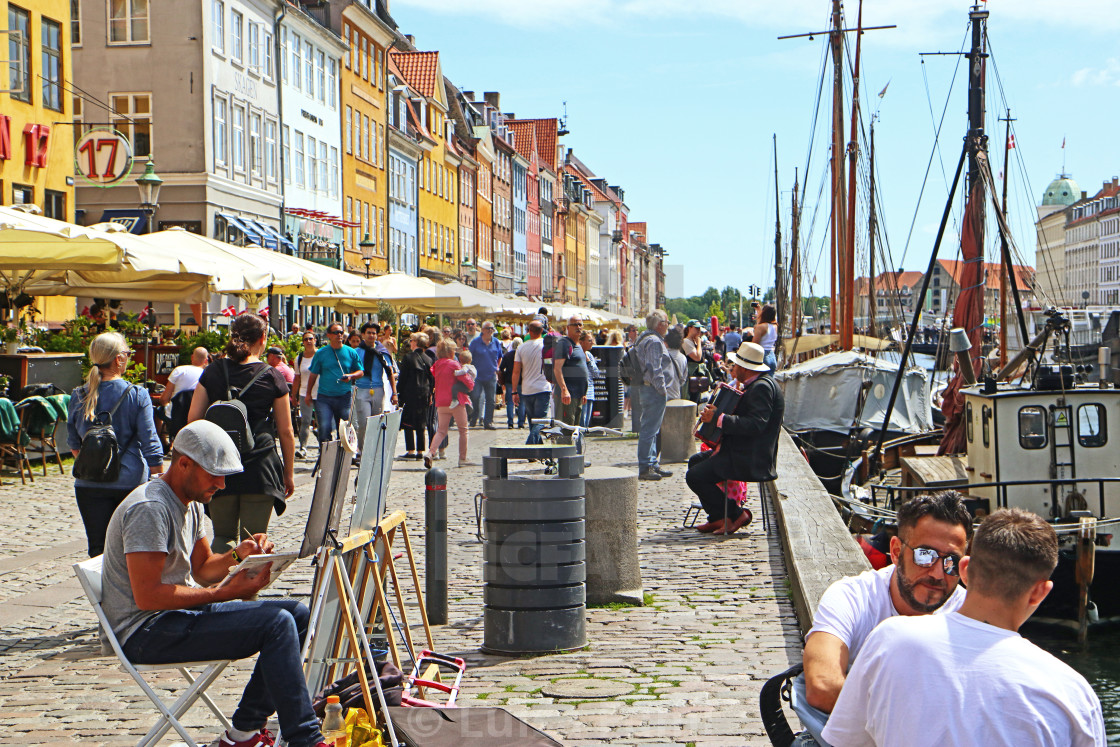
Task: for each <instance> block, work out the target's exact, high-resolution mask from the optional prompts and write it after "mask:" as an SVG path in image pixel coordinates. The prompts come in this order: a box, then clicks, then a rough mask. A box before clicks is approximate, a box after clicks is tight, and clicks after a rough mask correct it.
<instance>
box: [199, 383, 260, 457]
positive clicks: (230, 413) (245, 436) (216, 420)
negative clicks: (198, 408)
mask: <svg viewBox="0 0 1120 747" xmlns="http://www.w3.org/2000/svg"><path fill="white" fill-rule="evenodd" d="M228 365H229V364H228V363H225V362H223V363H222V366H221V368H222V374H223V375H224V376H225V378H226V398H225V399H222V400H218V401H217V402H215V403H213V404H212V405H210V406H209V407H207V408H206V419H207V420H209V421H210V422H211V423H213V424H214V425H216V426H218V427H219V428H221V429H222V430H223V431H225V432H226V433H228V434H229V437H230V438H232V439H233V443H234V445H236V446H237V451H238V453H240V454H241V456H246V455H248V454H249V453H250V452H252V451H253V448H254V447H255V446H256V435H255V434H254V433H253V428H252V426H250V425H249V410H248V408H246V407H245V403H244V402H242V401H241V398H242V397H243V396H245V392H247V391H249V389H250V388H251V387H252V386H253V384H256V383H257V380H258V379H260V378H261V377H262V376H264V375H265V374H266V373H268V371H269V370H270V368H271V367H270V366H264V367H263V368H261V370H260V371H257V375H256V376H254V377H253V378H251V379H249V383H248V384H246V385H245V386H244V387H242V388H241V391H239V392H238V393H237V396H236V397H234V396H233V392H232V391H231V390H230V386H229V369H228V368H227V366H228Z"/></svg>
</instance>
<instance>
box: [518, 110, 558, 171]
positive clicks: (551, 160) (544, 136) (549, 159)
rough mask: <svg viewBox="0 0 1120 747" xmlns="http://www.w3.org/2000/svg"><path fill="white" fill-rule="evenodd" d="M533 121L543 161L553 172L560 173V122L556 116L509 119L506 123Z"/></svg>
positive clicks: (538, 150)
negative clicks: (558, 146)
mask: <svg viewBox="0 0 1120 747" xmlns="http://www.w3.org/2000/svg"><path fill="white" fill-rule="evenodd" d="M522 122H531V123H532V124H534V125H535V129H536V133H537V153H538V154H539V155H540V159H541V162H542V163H543V164H544V165H545V166H547V167H548V169H549V171H551V172H552V173H554V174H555V173H558V171H559V169H558V168H557V166H558V165H559V164H557V163H556V133H557V131H558V130H559V129H560V122H559V121H557V119H556V118H555V117H552V118H551V119H507V120H506V124H507V125H510V124H516V123H522Z"/></svg>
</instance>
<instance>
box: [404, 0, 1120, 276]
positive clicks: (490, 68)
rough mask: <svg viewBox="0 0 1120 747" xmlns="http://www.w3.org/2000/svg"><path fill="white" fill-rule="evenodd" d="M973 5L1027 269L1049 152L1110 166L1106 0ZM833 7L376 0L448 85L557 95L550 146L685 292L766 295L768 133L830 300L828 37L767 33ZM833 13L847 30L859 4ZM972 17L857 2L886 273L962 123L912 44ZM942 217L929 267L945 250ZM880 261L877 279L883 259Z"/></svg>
mask: <svg viewBox="0 0 1120 747" xmlns="http://www.w3.org/2000/svg"><path fill="white" fill-rule="evenodd" d="M985 5H986V6H987V8H988V10H989V11H990V12H991V18H990V19H989V37H990V39H991V52H992V54H993V59H994V63H995V68H997V69H998V78H999V80H998V82H997V80H996V75H995V74H994V73H993V71H992V68H991V67H989V92H988V122H989V125H988V132H989V135H990V136H991V137H992V157H993V164H994V166H993V170H994V171H997V172H1002V170H1003V155H1002V154H1003V139H1004V137H1003V127H1004V125H1003V124H1002V123H999V122H997V121H996V119H998V118H999V117H1002V116H1004V109H1005V107H1007V106H1010V108H1011V113H1012V116H1013V117H1014V118H1015V119H1016V120H1017V121H1016V122H1014V123H1013V132H1014V133H1015V137H1016V142H1017V145H1018V148H1017V150H1018V153H1017V156H1018V157H1017V158H1013V161H1012V167H1011V169H1009V172H1010V176H1011V184H1012V186H1011V196H1010V198H1009V200H1008V204H1009V208H1010V222H1011V224H1012V227H1013V229H1014V231H1015V233H1016V242H1017V244H1018V245H1019V247H1020V250H1021V255H1022V257H1023V259H1024V260H1025V261H1026V262H1027V263H1028V264H1031V265H1033V264H1034V244H1035V240H1034V232H1033V220H1034V207H1035V205H1036V204H1037V202H1038V200H1039V199H1040V195H1041V193H1042V191H1043V189H1044V188H1045V186H1046V185H1047V184H1048V183H1049V181H1050V180H1051V179H1052V178H1054V176H1055V175H1056V174H1057V173H1058V172H1059V171H1061V169H1062V164H1063V158H1064V159H1065V170H1066V172H1068V173H1069V174H1071V175H1072V176H1073V178H1074V179H1076V180H1077V181H1078V183H1079V185H1080V186H1081V189H1083V190H1086V191H1088V192H1089V193H1090V194H1093V193H1094V192H1095V191H1097V190H1098V189H1100V186H1101V183H1102V182H1103V181H1104V180H1108V179H1111V177H1112V176H1114V175H1117V174H1120V139H1118V138H1117V137H1116V136H1115V135H1110V132H1109V131H1110V129H1114V128H1115V124H1112V125H1111V126H1110V124H1109V123H1115V122H1117V121H1118V119H1120V45H1118V44H1117V43H1116V38H1117V33H1118V32H1120V3H1117V2H1114V1H1113V0H1064V2H1062V3H1054V2H1052V1H1050V0H991V2H988V3H986V4H985ZM830 6H831V3H830V2H829V1H828V0H781V1H779V2H775V1H774V0H767V1H766V2H763V1H761V0H693V1H692V2H687V3H686V2H680V0H392V4H391V8H390V9H391V12H392V14H393V16H394V18H395V19H396V20H397V22H398V23H399V24H400V26H401V29H402V31H404V32H405V33H411V34H414V35H415V36H416V42H417V46H418V48H420V49H422V50H438V51H439V52H440V53H441V55H440V57H441V63H442V65H443V72H444V74H445V75H446V76H448V77H449V78H450V79H451V80H452V81H453V82H454V83H455V85H457V86H459V87H460V88H463V89H465V90H472V91H476V92H482V91H500V92H501V95H502V109H503V110H504V111H507V112H513V113H515V114H516V115H517V116H519V117H548V116H558V115H560V114H562V112H563V106H562V103H561V102H564V101H566V102H567V111H568V128H569V130H570V131H571V134H569V135H568V136H567V137H565V138H564V143H565V144H566V145H567V146H568V147H571V148H573V149H574V152H575V153H576V154H577V155H578V156H579V158H580V159H581V160H582V161H583V162H584V163H586V164H587V165H588V166H590V167H591V168H592V169H593V170H594V171H595V172H596V173H597V174H598V175H599V176H602V177H604V178H606V179H607V180H608V181H609V183H611V184H618V185H621V186H622V187H624V188H625V190H626V202H627V204H628V205H629V207H630V216H631V219H632V220H639V221H640V220H646V221H648V223H649V231H650V240H651V241H654V242H657V243H660V244H662V245H663V246H664V247H665V248H666V249H667V250H668V251H669V253H670V256H669V258H668V260H667V261H668V262H670V263H678V264H684V265H685V292H686V294H695V293H699V292H701V291H703V290H704V288H706V287H707V286H709V285H715V286H717V287H723V286H724V285H728V284H731V285H736V286H739V287H746V286H747V285H749V284H751V283H757V284H760V285H764V286H767V285H772V284H773V274H774V273H773V245H774V213H775V206H774V160H773V156H772V150H771V149H772V142H771V138H772V136H773V135H774V134H777V140H778V169H779V181H780V188H781V191H782V197H781V209H782V228H783V236H784V237H788V228H789V200H790V193H791V190H792V186H793V172H794V169H795V168H796V169H798V170H799V172H800V176H801V180H802V182H806V181H807V182H808V187H807V190H806V192H807V194H806V205H805V206H804V219H803V220H804V222H803V224H802V232H803V237H804V235H805V234H808V235H809V236H810V240H809V245H808V248H807V249H806V255H807V262H808V263H809V265H810V267H811V269H810V270H809V271H807V272H806V276H805V280H804V282H806V283H808V282H811V281H812V279H813V273H816V275H817V281H816V283H815V284H814V286H813V287H814V288H815V289H816V291H817V293H818V294H822V295H827V292H828V291H827V282H828V281H827V277H828V267H827V253H826V252H824V253H822V240H823V239H824V237H825V236H826V233H827V225H826V223H825V222H824V220H823V212H824V210H825V207H824V206H821V208H820V212H818V213H817V218H816V221H815V222H813V221H812V220H811V218H810V216H811V215H812V214H813V212H814V209H815V208H816V207H817V203H818V202H819V197H818V195H819V194H820V187H821V184H822V177H823V174H824V169H825V168H826V166H827V161H826V159H827V143H828V137H829V136H828V133H827V132H826V131H825V130H824V129H823V125H824V123H825V122H826V121H827V120H828V116H829V115H828V112H827V109H826V110H822V121H821V123H820V126H819V127H818V133H817V138H816V144H815V147H814V150H813V153H812V160H811V163H810V164H809V171H808V179H806V173H805V160H806V155H807V153H808V152H809V143H810V138H811V135H812V132H811V129H812V119H813V112H814V108H815V106H816V97H817V88H818V77H819V74H820V69H821V63H822V60H823V55H824V54H825V51H826V50H825V44H826V41H827V40H826V37H823V36H817V37H815V38H814V40H812V41H809V40H808V39H790V40H783V41H779V40H778V39H777V37H778V36H779V35H784V34H796V33H802V32H808V31H817V30H822V29H825V28H827V27H828V25H829V12H830ZM845 6H846V7H845V12H846V14H847V16H848V25H850V26H854V25H855V16H856V9H857V7H858V6H857V3H856V2H854V0H849V1H848V2H847V3H846V4H845ZM970 6H971V3H970V2H967V1H962V0H866V2H865V5H864V25H865V26H871V25H884V24H897V26H898V28H896V29H891V30H883V31H874V32H868V33H866V34H865V35H864V37H863V52H862V54H863V64H862V72H863V80H862V84H861V95H862V97H863V101H864V106H863V112H864V119H865V121H866V120H868V119H869V118H870V116H871V115H872V114H873V113H875V114H877V117H878V121H877V124H876V160H877V172H878V177H879V180H878V190H879V192H880V195H881V199H882V203H883V212H882V213H881V214H880V216H879V220H880V223H881V224H883V225H884V226H885V232H886V234H887V236H888V239H889V252H890V261H891V263H892V264H893V265H894V266H896V267H897V266H903V267H905V268H906V269H924V268H925V265H926V263H927V262H928V259H929V254H930V251H931V250H932V247H933V240H934V236H935V234H936V229H937V223H938V221H939V219H940V215H941V211H942V210H943V208H944V203H945V198H946V195H947V191H948V181H949V180H950V179H951V178H952V172H953V169H954V167H955V166H956V161H957V158H958V157H959V154H960V147H961V137H962V135H963V134H964V131H965V127H966V121H965V107H966V102H965V96H964V94H965V89H966V87H967V77H966V66H965V63H964V62H963V60H962V61H961V62H960V64H959V66H958V62H957V60H958V58H957V57H955V56H940V57H926V58H924V62H923V61H922V58H920V57H919V55H918V53H919V52H938V51H940V52H956V51H960V50H962V49H964V48H965V45H966V43H967V42H966V39H965V36H966V33H967V21H968V9H969V7H970ZM849 36H850V37H852V38H853V40H854V34H852V35H849ZM954 70H955V73H956V78H955V80H954V78H953V75H954ZM888 83H889V87H888V89H887V93H886V95H885V96H883V97H882V98H881V99H880V98H878V96H877V94H878V92H879V91H881V90H882V89H883V88H884V87H885V86H887V84H888ZM1001 87H1002V91H1001V90H1000V88H1001ZM950 89H951V90H950ZM829 95H830V93H828V91H827V89H826V92H825V96H826V97H827V96H829ZM848 106H850V103H849V104H848ZM846 108H847V107H846ZM931 110H932V113H931ZM942 111H944V112H945V114H944V124H943V125H942V130H941V138H940V145H939V147H938V149H937V150H936V151H934V133H935V129H936V127H937V123H938V120H940V119H941V116H942ZM995 127H998V132H997V131H996V130H995V129H993V128H995ZM1063 139H1064V140H1065V143H1066V147H1065V149H1064V151H1063V149H1062V147H1061V146H1062V142H1063ZM931 153H932V154H933V160H932V167H931V168H930V171H929V179H928V182H927V183H926V186H925V194H924V196H923V197H922V199H921V202H920V204H919V199H918V198H919V192H920V191H921V189H922V182H923V177H924V175H925V173H926V170H927V164H929V163H930V158H931ZM862 210H863V209H862V208H861V212H862ZM959 212H960V210H959V207H958V208H957V209H956V210H955V212H954V215H955V216H956V215H959ZM911 224H913V229H912V230H911ZM955 225H956V224H955V223H954V229H953V234H951V235H948V236H947V237H946V242H945V243H944V244H943V246H942V249H941V253H940V256H941V257H944V258H949V259H951V258H954V257H955V256H956V253H957V248H956V239H955V236H954V235H955V234H956V228H955ZM861 230H862V231H863V232H864V233H865V232H866V229H865V228H864V229H861ZM908 238H909V241H908ZM858 243H859V245H860V248H859V249H857V252H859V254H860V259H858V260H857V261H859V262H860V265H861V266H862V267H865V266H866V265H865V263H866V258H865V257H866V243H867V242H866V240H865V239H864V240H862V241H860V242H858ZM990 243H991V242H990ZM988 251H989V254H990V253H991V252H992V251H994V250H993V248H992V247H989V249H988ZM876 263H877V264H878V265H879V268H880V269H882V265H883V259H882V258H877V259H876ZM864 272H866V270H864Z"/></svg>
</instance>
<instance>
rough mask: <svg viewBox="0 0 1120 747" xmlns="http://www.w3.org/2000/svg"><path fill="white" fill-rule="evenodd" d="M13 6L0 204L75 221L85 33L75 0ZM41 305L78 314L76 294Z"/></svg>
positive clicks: (56, 315) (1, 104) (0, 123)
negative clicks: (74, 88)
mask: <svg viewBox="0 0 1120 747" xmlns="http://www.w3.org/2000/svg"><path fill="white" fill-rule="evenodd" d="M7 6H8V8H7V12H6V13H4V14H3V15H2V16H0V24H3V25H4V28H6V29H7V33H6V34H5V35H4V37H3V38H4V39H5V40H6V42H5V48H4V51H5V52H6V54H5V57H4V59H6V60H8V63H7V64H6V65H4V70H5V72H4V85H3V86H2V88H4V89H7V90H5V92H3V93H0V204H4V205H20V204H29V205H37V206H38V207H39V208H40V209H41V210H42V211H43V215H46V216H48V217H50V218H56V219H58V220H65V221H70V222H73V220H74V144H75V143H74V128H73V127H72V126H71V124H70V123H71V122H72V121H73V118H74V109H73V107H74V102H73V100H72V99H71V95H72V94H71V93H70V91H69V83H70V81H71V65H70V53H71V33H79V34H80V30H79V28H78V27H77V25H73V26H72V24H71V22H70V6H71V3H70V2H69V0H26V2H24V3H7ZM79 38H80V37H79ZM17 65H18V67H17ZM8 71H10V72H8ZM20 71H22V75H21V74H20ZM35 305H36V307H37V308H38V309H39V311H41V312H42V315H43V318H44V319H46V320H49V321H63V320H66V319H71V318H73V316H74V299H73V298H68V297H54V298H45V299H38V300H37V302H36V304H35Z"/></svg>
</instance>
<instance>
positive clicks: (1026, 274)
mask: <svg viewBox="0 0 1120 747" xmlns="http://www.w3.org/2000/svg"><path fill="white" fill-rule="evenodd" d="M937 264H939V265H941V269H942V270H943V271H944V272H945V273H947V274H948V275H949V277H951V278H952V279H953V282H954V283H956V284H957V285H958V286H959V285H960V284H961V281H960V278H961V275H962V273H963V272H964V265H965V263H964V262H959V261H957V260H954V259H939V260H937ZM1001 269H1002V268H1001V267H1000V265H999V264H997V263H994V262H985V263H984V270H985V271H986V273H987V283H986V284H987V289H988V290H990V291H998V290H999V276H1000V272H1001ZM1012 270H1013V271H1014V272H1015V285H1017V286H1018V287H1019V289H1020V290H1022V289H1023V288H1031V287H1033V286H1034V268H1033V267H1029V266H1027V265H1012Z"/></svg>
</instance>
